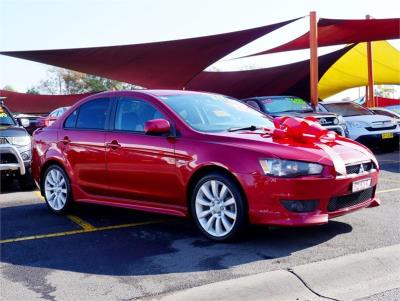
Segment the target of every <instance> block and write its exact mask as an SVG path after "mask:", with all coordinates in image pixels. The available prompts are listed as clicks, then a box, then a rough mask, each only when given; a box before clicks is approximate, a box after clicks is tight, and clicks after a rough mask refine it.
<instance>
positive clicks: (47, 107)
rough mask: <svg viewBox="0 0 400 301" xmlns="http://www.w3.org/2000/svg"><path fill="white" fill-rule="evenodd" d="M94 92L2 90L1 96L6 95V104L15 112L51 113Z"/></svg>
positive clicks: (0, 91)
mask: <svg viewBox="0 0 400 301" xmlns="http://www.w3.org/2000/svg"><path fill="white" fill-rule="evenodd" d="M91 94H93V93H83V94H69V95H40V94H26V93H18V92H11V91H5V90H0V96H2V97H6V100H5V104H6V106H7V107H8V108H9V109H10V111H11V112H13V113H16V112H18V113H34V114H42V113H49V112H51V111H53V110H54V109H56V108H59V107H66V106H71V105H73V104H74V103H75V102H77V101H78V100H81V99H83V98H84V97H86V96H89V95H91Z"/></svg>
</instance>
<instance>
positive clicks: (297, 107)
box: [261, 96, 313, 114]
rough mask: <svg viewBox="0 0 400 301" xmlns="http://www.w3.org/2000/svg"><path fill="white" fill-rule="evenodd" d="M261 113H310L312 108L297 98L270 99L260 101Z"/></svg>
mask: <svg viewBox="0 0 400 301" xmlns="http://www.w3.org/2000/svg"><path fill="white" fill-rule="evenodd" d="M261 105H262V107H263V111H264V112H266V113H268V114H277V113H289V112H301V113H305V112H312V111H313V109H312V107H311V106H310V105H309V104H308V103H307V102H305V101H304V100H303V99H301V98H299V97H291V96H289V97H287V96H282V97H271V98H264V99H262V100H261Z"/></svg>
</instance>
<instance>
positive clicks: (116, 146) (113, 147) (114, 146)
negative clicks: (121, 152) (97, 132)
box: [106, 140, 121, 150]
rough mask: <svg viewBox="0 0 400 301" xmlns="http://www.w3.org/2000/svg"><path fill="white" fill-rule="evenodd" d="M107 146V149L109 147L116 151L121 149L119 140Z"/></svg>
mask: <svg viewBox="0 0 400 301" xmlns="http://www.w3.org/2000/svg"><path fill="white" fill-rule="evenodd" d="M106 145H107V147H109V148H111V149H113V150H116V149H117V148H120V147H121V144H119V143H118V141H117V140H113V141H111V142H110V143H107V144H106Z"/></svg>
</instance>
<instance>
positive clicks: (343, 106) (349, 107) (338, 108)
mask: <svg viewBox="0 0 400 301" xmlns="http://www.w3.org/2000/svg"><path fill="white" fill-rule="evenodd" d="M324 107H325V109H327V110H328V111H329V112H333V113H336V114H338V115H342V116H343V117H349V116H359V115H373V113H372V112H371V111H370V110H368V109H366V108H364V107H362V106H360V105H358V104H356V103H353V102H344V103H330V104H324Z"/></svg>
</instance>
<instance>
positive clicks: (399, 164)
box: [374, 150, 400, 173]
mask: <svg viewBox="0 0 400 301" xmlns="http://www.w3.org/2000/svg"><path fill="white" fill-rule="evenodd" d="M374 155H375V156H376V158H377V159H378V162H379V168H380V169H381V170H385V171H389V172H395V173H400V151H398V150H397V151H391V152H388V151H376V150H375V151H374Z"/></svg>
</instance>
